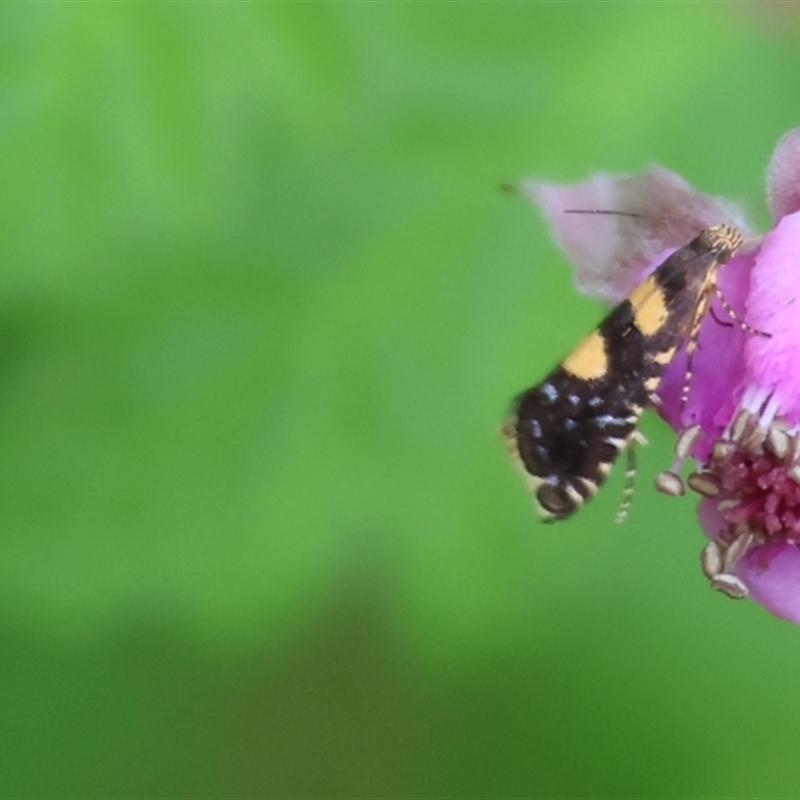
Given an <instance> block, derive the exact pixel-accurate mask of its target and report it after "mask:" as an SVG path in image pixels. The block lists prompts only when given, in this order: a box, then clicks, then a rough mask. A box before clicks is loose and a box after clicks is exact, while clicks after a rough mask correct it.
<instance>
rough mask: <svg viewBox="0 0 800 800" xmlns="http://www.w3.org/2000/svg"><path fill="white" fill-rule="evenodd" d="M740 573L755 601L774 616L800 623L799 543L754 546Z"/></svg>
mask: <svg viewBox="0 0 800 800" xmlns="http://www.w3.org/2000/svg"><path fill="white" fill-rule="evenodd" d="M737 572H738V575H739V577H740V578H741V579H742V580H743V581H744V582H745V584H747V587H748V588H749V589H750V596H751V597H752V598H753V600H755V601H756V602H757V603H760V604H761V605H762V606H764V608H766V609H767V610H768V611H770V612H772V613H773V614H775V616H777V617H783V618H784V619H788V620H791V621H792V622H796V623H798V624H800V550H798V548H797V546H796V545H794V544H770V545H763V546H761V547H755V548H753V549H752V550H751V551H750V552H749V553H748V554H747V556H746V558H745V559H744V560H743V561H741V562H740V563H739V567H738V569H737Z"/></svg>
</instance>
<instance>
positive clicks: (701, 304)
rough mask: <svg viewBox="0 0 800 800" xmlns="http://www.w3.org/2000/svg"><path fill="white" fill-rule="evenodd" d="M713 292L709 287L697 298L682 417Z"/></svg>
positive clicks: (684, 386)
mask: <svg viewBox="0 0 800 800" xmlns="http://www.w3.org/2000/svg"><path fill="white" fill-rule="evenodd" d="M716 288H717V286H716V284H714V290H716ZM711 291H712V290H711V288H710V287H709V288H708V289H706V290H705V291H704V292H703V293H702V294H701V295H700V297H698V298H697V304H696V305H695V307H694V314H693V315H692V326H691V328H690V329H689V338H688V340H687V342H686V372H684V373H683V386H681V410H680V414H681V416H683V412H684V410H685V409H686V403H687V402H688V401H689V386H690V384H691V382H692V375H693V374H694V354H695V351H696V350H697V345H698V343H699V341H700V325H701V323H702V322H703V319H704V317H705V315H706V311H708V309H709V307H710V306H711ZM729 307H730V306H729Z"/></svg>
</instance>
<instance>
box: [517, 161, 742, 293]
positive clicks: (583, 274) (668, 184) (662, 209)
mask: <svg viewBox="0 0 800 800" xmlns="http://www.w3.org/2000/svg"><path fill="white" fill-rule="evenodd" d="M517 188H518V189H519V191H521V192H522V193H523V195H525V196H526V197H527V198H528V199H530V200H531V201H532V202H534V203H535V204H536V205H538V206H539V207H540V208H541V210H542V213H543V214H544V216H545V218H546V219H547V221H548V222H549V224H550V227H551V229H552V234H553V238H554V239H555V240H556V242H557V243H558V245H559V246H560V247H561V249H562V250H563V251H564V253H565V254H566V255H567V257H568V258H569V259H570V261H571V262H572V264H573V265H574V267H575V283H576V285H577V287H578V289H579V290H580V291H581V292H583V293H585V294H588V295H591V296H593V297H598V298H600V299H603V300H607V301H611V302H619V300H621V299H622V298H623V297H625V296H626V295H627V294H629V293H630V292H631V291H632V290H633V289H634V287H636V286H637V285H638V284H639V283H641V281H642V280H643V279H644V278H645V277H646V276H647V275H648V274H649V273H650V272H651V271H652V270H653V269H654V268H655V266H657V265H658V264H659V263H660V262H661V261H663V260H664V258H666V256H667V255H668V254H669V253H670V252H672V251H673V250H676V249H677V248H679V247H683V246H684V245H685V244H687V242H690V241H691V240H692V239H694V238H695V237H696V236H697V234H698V233H700V231H701V230H703V229H704V228H707V227H710V226H711V225H718V224H720V223H723V222H727V223H731V224H734V225H736V226H737V227H738V228H739V229H740V230H742V231H744V232H745V233H746V232H748V226H747V224H746V222H745V220H744V215H743V214H742V212H741V211H740V210H739V209H738V208H736V206H735V205H733V204H732V203H729V202H728V201H725V200H722V199H720V198H716V197H712V196H710V195H707V194H703V193H702V192H698V191H697V190H696V189H693V188H692V187H691V186H690V185H689V184H688V183H687V182H686V181H685V180H684V179H683V178H681V177H680V176H679V175H676V174H675V173H674V172H670V171H669V170H667V169H663V168H661V167H651V168H650V169H648V170H646V171H645V172H640V173H638V174H636V175H609V174H606V173H599V174H597V175H595V176H593V177H591V178H589V179H588V180H585V181H581V182H580V183H574V184H555V183H546V182H544V181H539V180H536V179H529V180H526V181H523V182H522V183H521V184H520V185H519V186H518V187H517ZM571 211H581V212H586V211H602V212H606V211H619V212H624V214H619V215H617V214H601V215H598V214H591V213H577V214H576V213H569V212H571ZM628 215H636V216H628Z"/></svg>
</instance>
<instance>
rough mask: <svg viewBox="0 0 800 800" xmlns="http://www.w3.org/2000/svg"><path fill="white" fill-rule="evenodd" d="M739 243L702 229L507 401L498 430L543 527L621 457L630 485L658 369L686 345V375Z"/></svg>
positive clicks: (736, 234) (717, 229) (587, 493)
mask: <svg viewBox="0 0 800 800" xmlns="http://www.w3.org/2000/svg"><path fill="white" fill-rule="evenodd" d="M743 242H744V239H743V236H742V234H741V232H740V231H739V230H738V229H737V228H735V227H734V226H732V225H715V226H713V227H710V228H706V229H705V230H704V231H702V232H701V233H700V234H699V235H698V236H697V237H696V238H695V239H693V240H692V241H691V242H689V244H687V245H685V246H684V247H681V248H680V249H679V250H676V251H675V252H674V253H673V254H672V255H671V256H669V257H668V258H667V259H666V261H664V262H663V263H662V264H661V265H660V266H658V267H657V268H656V269H655V271H654V272H653V273H652V274H651V275H650V276H649V277H648V278H646V279H645V280H644V281H643V282H642V283H641V284H639V286H637V287H636V288H635V289H634V290H633V291H632V292H631V293H630V294H629V295H628V297H627V298H625V300H623V301H622V302H621V303H620V304H619V305H618V306H616V308H614V309H613V310H612V311H611V312H610V313H609V314H608V316H606V318H605V319H604V320H603V321H602V322H601V323H600V325H599V326H598V327H597V328H596V329H595V330H593V331H592V332H591V333H590V334H589V335H588V336H587V337H586V338H585V339H584V340H583V341H582V342H580V344H578V346H577V347H576V348H575V349H574V350H573V351H572V352H571V353H570V354H569V355H568V356H567V357H566V358H565V359H564V360H563V361H562V362H561V363H560V364H559V365H558V366H557V367H556V368H555V369H554V370H553V371H552V372H551V373H550V374H549V375H548V376H547V377H546V378H545V379H544V380H543V381H542V382H541V383H539V384H537V385H536V386H533V387H532V388H530V389H527V390H526V391H524V392H522V394H520V395H519V396H518V397H517V398H516V399H515V400H514V402H513V404H512V408H511V410H510V412H509V414H508V416H507V418H506V420H505V422H504V424H503V434H504V436H505V437H506V439H507V441H508V444H509V448H510V449H511V451H512V453H513V455H514V456H515V457H516V459H517V460H518V461H519V463H520V465H521V467H522V469H523V471H524V473H525V475H526V477H527V482H528V484H529V486H530V489H531V491H532V492H533V495H534V498H535V503H536V505H537V508H538V511H539V513H540V515H541V516H542V518H543V519H544V520H546V521H550V522H552V521H556V520H561V519H565V518H566V517H569V516H570V515H571V514H573V513H574V512H575V511H577V510H578V509H579V508H580V507H581V506H582V505H583V504H584V503H585V502H586V501H587V500H589V499H590V498H591V497H593V496H594V494H595V493H596V492H597V490H598V489H599V488H600V487H601V486H602V484H603V482H604V481H605V479H606V477H607V476H608V473H609V472H610V471H611V467H612V466H613V464H614V462H615V461H616V460H617V458H618V457H619V455H620V453H621V452H622V451H623V450H626V451H627V453H628V458H629V469H628V473H629V477H630V478H632V474H633V470H634V463H633V445H634V443H635V442H636V441H637V439H638V438H640V437H641V434H639V432H638V423H639V418H640V417H641V415H642V412H643V411H644V409H645V408H646V407H648V406H649V405H653V404H654V403H656V402H657V390H658V387H659V384H660V382H661V378H662V376H663V374H664V370H665V368H666V366H667V365H668V364H669V363H670V361H671V360H672V358H673V357H674V355H675V353H676V352H677V351H678V350H679V349H681V348H682V347H683V346H684V345H685V346H686V351H687V353H688V355H689V365H690V366H689V367H688V368H687V373H686V376H685V380H684V386H683V389H682V403H685V402H686V399H687V398H688V392H689V380H690V378H691V363H692V361H691V358H692V354H693V352H694V350H695V349H696V347H697V339H698V333H699V330H700V324H701V322H702V321H703V319H704V317H705V315H706V313H707V312H708V310H709V308H710V305H711V301H712V299H713V296H714V295H716V296H717V297H719V298H720V300H721V301H722V303H723V306H724V308H725V310H726V311H727V312H728V314H729V315H730V316H732V317H733V318H734V319H736V320H737V321H738V322H739V324H740V325H741V326H742V327H744V328H746V329H748V330H751V331H752V330H753V329H751V328H749V326H747V325H746V323H744V322H742V321H741V320H738V318H737V317H736V315H735V312H734V311H733V309H732V308H731V307H730V306H729V305H728V304H727V302H726V301H725V299H724V297H723V296H722V294H721V292H720V290H719V288H718V287H717V273H718V271H719V268H720V267H721V266H722V265H723V264H725V263H726V262H727V261H729V260H730V259H731V258H732V257H733V256H734V255H735V254H736V252H737V251H738V250H739V248H740V247H741V246H742V244H743Z"/></svg>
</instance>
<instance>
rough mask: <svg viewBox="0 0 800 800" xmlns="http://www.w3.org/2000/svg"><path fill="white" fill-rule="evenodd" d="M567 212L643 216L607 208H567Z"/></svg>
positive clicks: (565, 210) (565, 211)
mask: <svg viewBox="0 0 800 800" xmlns="http://www.w3.org/2000/svg"><path fill="white" fill-rule="evenodd" d="M564 213H565V214H607V215H609V216H617V217H642V216H644V215H643V214H635V213H634V212H632V211H613V210H611V209H607V208H565V209H564Z"/></svg>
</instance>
